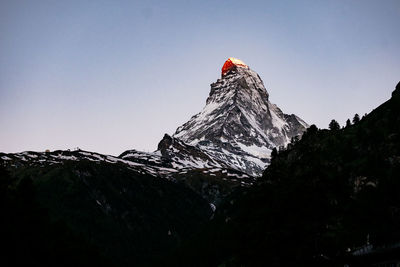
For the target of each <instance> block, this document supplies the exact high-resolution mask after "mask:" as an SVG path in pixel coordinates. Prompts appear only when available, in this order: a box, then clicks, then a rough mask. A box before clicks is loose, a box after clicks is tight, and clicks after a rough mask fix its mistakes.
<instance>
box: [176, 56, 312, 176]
mask: <svg viewBox="0 0 400 267" xmlns="http://www.w3.org/2000/svg"><path fill="white" fill-rule="evenodd" d="M229 60H231V59H228V61H229ZM231 62H235V61H232V60H231ZM240 62H241V61H240ZM225 65H226V64H224V67H223V69H222V77H221V79H218V80H217V81H216V82H215V83H213V84H211V90H210V94H209V97H208V99H207V101H206V106H205V107H204V108H203V110H202V111H201V112H200V113H198V114H197V115H195V116H193V117H192V118H191V119H190V120H189V121H188V122H186V123H185V124H183V125H182V126H180V127H179V128H178V129H177V130H176V132H175V134H174V135H173V137H175V138H177V139H180V140H182V141H183V142H185V143H187V144H190V145H193V146H197V147H199V148H200V149H202V150H203V151H205V153H206V154H208V155H210V156H211V157H212V158H214V159H215V160H218V161H220V162H221V161H222V162H224V163H225V164H226V165H227V166H230V167H231V168H234V169H238V170H240V171H243V172H246V173H248V174H250V175H253V176H258V175H259V174H261V172H262V171H263V170H264V169H265V167H266V165H267V164H268V163H269V161H270V153H271V150H272V149H273V148H274V147H280V146H286V145H287V144H288V143H289V142H290V140H291V138H292V137H295V136H299V135H301V134H302V133H303V132H304V131H305V130H306V128H307V127H308V124H307V123H305V122H304V121H303V120H302V119H300V118H299V117H297V116H296V115H294V114H291V115H288V114H284V113H283V112H282V111H281V110H280V109H279V108H278V106H276V105H275V104H272V103H271V102H269V94H268V92H267V90H266V89H265V87H264V83H263V81H262V80H261V78H260V76H259V75H258V74H257V73H256V72H254V71H253V70H251V69H250V68H249V67H248V66H247V65H245V64H244V63H243V62H241V64H238V65H232V64H231V65H230V68H229V69H227V68H225Z"/></svg>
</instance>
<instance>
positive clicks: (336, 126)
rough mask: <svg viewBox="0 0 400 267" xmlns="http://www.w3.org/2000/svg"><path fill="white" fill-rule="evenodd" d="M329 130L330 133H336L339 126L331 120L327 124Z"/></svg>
mask: <svg viewBox="0 0 400 267" xmlns="http://www.w3.org/2000/svg"><path fill="white" fill-rule="evenodd" d="M329 129H330V130H331V131H337V130H339V129H340V125H339V123H338V122H337V121H336V120H331V122H330V123H329Z"/></svg>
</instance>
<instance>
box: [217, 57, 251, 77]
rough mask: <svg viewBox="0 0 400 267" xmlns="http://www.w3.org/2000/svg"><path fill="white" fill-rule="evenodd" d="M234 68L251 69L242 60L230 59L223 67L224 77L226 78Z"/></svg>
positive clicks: (222, 73)
mask: <svg viewBox="0 0 400 267" xmlns="http://www.w3.org/2000/svg"><path fill="white" fill-rule="evenodd" d="M234 67H242V68H246V69H248V68H249V66H247V65H246V64H245V63H244V62H243V61H241V60H240V59H237V58H234V57H230V58H228V59H227V60H226V61H225V63H224V65H223V66H222V70H221V75H222V77H223V76H225V75H226V74H227V73H228V72H229V71H230V70H231V69H232V68H234Z"/></svg>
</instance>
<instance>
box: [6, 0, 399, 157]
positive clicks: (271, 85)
mask: <svg viewBox="0 0 400 267" xmlns="http://www.w3.org/2000/svg"><path fill="white" fill-rule="evenodd" d="M399 18H400V1H398V0H393V1H390V0H380V1H378V0H377V1H368V0H360V1H349V0H347V1H344V0H343V1H340V0H332V1H329V0H326V1H322V0H320V1H311V0H310V1H282V0H279V1H243V0H241V1H222V0H219V1H199V0H196V1H115V0H114V1H111V0H110V1H101V0H96V1H55V0H53V1H50V0H49V1H41V0H37V1H31V0H27V1H18V0H9V1H7V0H1V1H0V151H2V152H19V151H24V150H38V151H43V150H45V149H67V148H74V147H80V148H82V149H86V150H92V151H97V152H101V153H108V154H113V155H118V154H119V153H121V152H123V151H124V150H127V149H132V148H135V149H138V150H147V151H153V150H155V149H156V147H157V143H158V141H159V140H161V138H162V136H163V134H164V133H169V134H172V133H173V132H174V131H175V129H176V128H177V127H178V126H179V125H181V124H182V123H184V122H186V121H187V120H188V119H189V118H190V117H191V116H192V115H194V114H196V113H197V112H199V111H200V110H201V109H202V108H203V106H204V104H205V101H206V98H207V96H208V94H209V90H210V86H209V85H210V83H212V82H214V81H216V79H217V78H219V76H220V70H221V67H222V65H223V63H224V61H225V60H226V59H227V58H228V57H236V58H239V59H241V60H243V61H244V62H246V63H247V64H248V65H249V66H250V68H252V69H253V70H255V71H256V72H258V73H259V74H260V76H261V78H262V79H263V81H264V83H265V85H266V87H267V90H268V92H269V93H270V100H271V101H272V102H273V103H275V104H277V105H278V106H279V107H281V109H282V110H283V111H284V112H286V113H295V114H297V115H299V116H300V117H302V118H303V119H304V120H306V121H307V122H308V123H309V124H312V123H315V124H316V125H317V126H318V127H321V128H326V127H327V125H328V123H329V121H330V120H331V119H333V118H335V119H337V120H338V121H339V122H340V123H341V124H343V123H344V121H345V120H346V119H347V118H350V117H352V116H353V115H354V113H359V114H364V113H366V112H370V111H371V110H372V109H373V108H375V107H376V106H378V105H379V104H381V103H382V102H384V101H385V100H387V99H388V98H389V97H390V94H391V92H392V91H393V89H394V87H395V85H396V84H397V82H398V81H399V80H400V19H399Z"/></svg>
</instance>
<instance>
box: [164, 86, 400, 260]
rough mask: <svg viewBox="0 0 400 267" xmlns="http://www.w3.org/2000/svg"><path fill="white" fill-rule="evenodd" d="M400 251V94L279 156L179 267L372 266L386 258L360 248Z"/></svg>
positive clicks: (186, 249)
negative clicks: (341, 125)
mask: <svg viewBox="0 0 400 267" xmlns="http://www.w3.org/2000/svg"><path fill="white" fill-rule="evenodd" d="M333 125H334V124H333ZM399 241H400V84H399V85H398V86H397V87H396V90H395V91H394V92H393V94H392V98H391V99H390V100H389V101H387V102H386V103H384V104H382V105H381V106H380V107H378V108H377V109H375V110H374V111H372V112H371V113H370V114H369V115H367V116H366V117H364V118H363V119H362V120H361V121H358V120H357V119H355V123H354V124H352V125H350V124H349V125H347V126H346V127H345V128H342V129H340V128H338V127H332V129H331V130H318V129H317V128H316V127H315V126H311V127H310V128H309V129H308V130H307V132H306V133H305V134H304V135H303V137H302V139H301V140H299V141H297V140H296V141H294V142H292V143H291V144H290V145H289V146H288V148H287V149H285V150H282V151H279V152H277V151H274V152H273V154H272V161H271V165H270V166H269V167H268V168H267V170H266V171H265V172H264V175H263V177H262V179H259V180H258V181H257V182H256V183H255V184H254V185H253V186H252V187H251V188H247V189H241V190H238V191H237V192H236V193H234V194H232V195H231V196H230V198H229V199H227V201H226V202H225V204H224V205H222V206H221V207H220V208H219V209H218V210H217V213H216V215H215V217H214V219H213V221H212V222H211V223H210V224H209V225H208V227H207V228H206V229H204V231H203V232H202V233H201V235H199V236H198V237H197V238H196V239H193V240H191V242H188V243H186V244H185V245H184V246H182V248H181V250H179V251H177V252H176V254H174V255H173V256H172V257H171V265H181V266H189V265H197V266H343V265H344V264H350V266H372V264H374V263H376V262H375V261H377V262H379V261H385V259H384V258H379V257H380V256H382V255H383V253H381V254H379V253H376V254H375V256H374V255H372V257H369V256H368V255H366V254H364V255H363V253H359V252H360V250H358V248H360V247H362V246H364V245H368V246H367V247H366V248H368V249H370V251H373V248H390V247H391V248H395V247H396V246H395V245H393V244H398V242H399ZM376 251H378V252H379V251H388V249H382V250H376ZM391 253H392V256H393V255H394V254H396V253H397V257H398V255H399V249H397V250H395V251H391ZM204 255H207V257H205V256H204ZM382 257H383V256H382Z"/></svg>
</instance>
